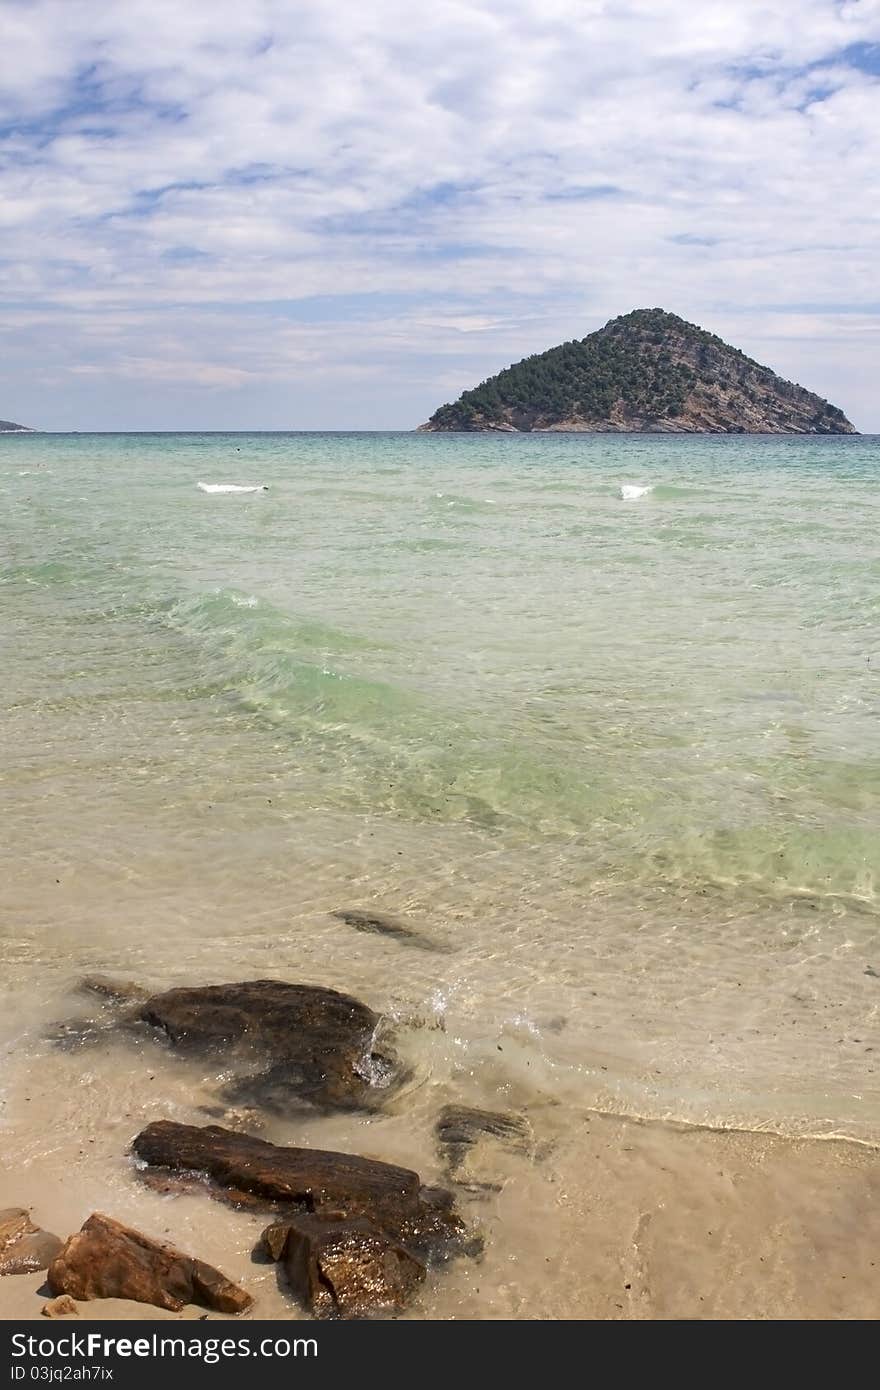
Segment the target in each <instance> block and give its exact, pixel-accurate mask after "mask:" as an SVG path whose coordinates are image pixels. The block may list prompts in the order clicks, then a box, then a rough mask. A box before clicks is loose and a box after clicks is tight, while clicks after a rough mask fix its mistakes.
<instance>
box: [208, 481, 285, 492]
mask: <svg viewBox="0 0 880 1390" xmlns="http://www.w3.org/2000/svg"><path fill="white" fill-rule="evenodd" d="M196 487H197V488H198V489H199V491H200V492H211V493H214V492H268V491H269V486H268V484H267V483H196Z"/></svg>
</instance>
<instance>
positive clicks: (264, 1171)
mask: <svg viewBox="0 0 880 1390" xmlns="http://www.w3.org/2000/svg"><path fill="white" fill-rule="evenodd" d="M133 1148H134V1152H135V1153H136V1154H137V1156H138V1158H141V1159H143V1160H144V1161H145V1162H146V1163H147V1164H149V1165H150V1167H151V1168H152V1169H153V1170H162V1171H163V1172H164V1173H166V1174H175V1175H181V1174H186V1175H189V1176H192V1175H195V1174H202V1175H204V1177H206V1178H208V1179H210V1180H211V1182H212V1184H213V1185H214V1187H215V1190H216V1189H219V1195H221V1196H223V1197H225V1198H226V1199H227V1200H228V1201H231V1202H233V1203H235V1204H236V1205H239V1206H251V1207H257V1208H262V1209H266V1208H270V1209H271V1208H274V1209H275V1210H281V1211H283V1212H285V1213H288V1214H292V1213H293V1212H295V1211H305V1212H315V1213H317V1214H321V1215H327V1214H329V1213H337V1214H341V1215H342V1216H344V1217H345V1218H348V1219H350V1218H354V1217H367V1218H368V1219H369V1220H370V1221H371V1222H372V1223H373V1224H374V1225H375V1226H377V1227H379V1228H381V1229H382V1230H383V1231H384V1232H385V1233H386V1234H387V1235H389V1236H391V1237H392V1238H393V1240H395V1241H397V1242H399V1243H400V1244H401V1245H403V1246H405V1247H406V1249H407V1250H408V1251H409V1252H410V1253H411V1254H414V1255H416V1256H417V1257H419V1258H428V1257H430V1258H433V1259H443V1258H446V1257H448V1256H450V1255H452V1254H455V1253H459V1252H465V1253H474V1252H475V1251H476V1250H477V1249H478V1248H479V1241H478V1240H475V1239H474V1237H473V1236H469V1235H468V1232H467V1230H466V1228H465V1225H464V1223H463V1221H462V1220H461V1218H460V1217H459V1216H458V1214H457V1213H456V1212H455V1210H454V1208H453V1204H452V1197H451V1195H450V1193H448V1192H445V1191H444V1190H443V1189H441V1188H430V1187H423V1186H422V1183H421V1180H420V1178H419V1176H418V1174H417V1173H413V1172H411V1171H410V1170H409V1169H408V1168H397V1167H395V1166H394V1165H393V1164H391V1163H380V1162H378V1161H377V1160H375V1159H371V1158H361V1157H359V1156H358V1155H357V1154H345V1153H334V1152H331V1151H328V1150H323V1149H300V1148H282V1147H280V1146H278V1145H276V1144H269V1143H267V1142H266V1141H265V1140H264V1139H256V1138H254V1137H253V1136H252V1135H247V1134H237V1133H235V1132H233V1131H232V1130H228V1129H221V1128H220V1127H219V1126H218V1125H208V1126H206V1127H205V1128H197V1127H195V1126H193V1125H181V1124H176V1123H175V1122H174V1121H172V1120H159V1121H157V1122H156V1123H155V1124H151V1125H148V1126H147V1128H146V1129H145V1130H143V1131H142V1132H141V1133H140V1134H139V1135H138V1136H137V1138H136V1139H135V1141H134V1145H133Z"/></svg>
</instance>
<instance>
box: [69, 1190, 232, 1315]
mask: <svg viewBox="0 0 880 1390" xmlns="http://www.w3.org/2000/svg"><path fill="white" fill-rule="evenodd" d="M48 1283H49V1288H50V1289H51V1291H52V1293H53V1294H69V1295H70V1296H71V1297H72V1298H81V1299H91V1298H129V1299H132V1300H133V1301H134V1302H135V1303H152V1304H154V1305H155V1307H157V1308H165V1309H167V1310H168V1311H169V1312H172V1313H179V1312H180V1310H181V1308H183V1307H184V1306H185V1305H186V1304H187V1303H197V1304H199V1305H200V1306H201V1307H202V1308H211V1309H215V1310H216V1311H217V1312H218V1313H243V1312H244V1311H245V1309H247V1308H249V1307H250V1306H251V1304H252V1303H253V1299H252V1298H251V1296H250V1294H248V1293H245V1291H244V1289H240V1288H239V1287H238V1285H237V1284H233V1283H231V1282H230V1280H228V1279H227V1278H226V1277H225V1275H223V1274H221V1273H220V1271H219V1270H217V1269H214V1268H213V1267H212V1266H211V1265H208V1264H204V1263H203V1262H202V1261H201V1260H195V1259H193V1258H192V1257H191V1256H190V1255H184V1254H183V1252H182V1251H180V1250H175V1248H174V1246H172V1245H164V1244H160V1242H159V1241H155V1240H151V1239H150V1237H149V1236H145V1235H142V1234H141V1232H140V1231H135V1230H132V1228H131V1227H129V1226H123V1225H122V1223H121V1222H120V1221H114V1220H113V1218H112V1217H110V1216H102V1215H101V1214H100V1213H99V1212H94V1213H93V1214H92V1215H91V1216H90V1217H89V1218H88V1220H87V1221H86V1222H85V1223H84V1225H83V1227H82V1229H81V1230H79V1231H77V1232H76V1234H75V1235H72V1236H71V1237H70V1239H69V1240H68V1241H67V1243H66V1244H65V1246H64V1248H63V1250H62V1251H61V1252H60V1254H59V1255H58V1256H57V1257H56V1259H54V1260H53V1261H52V1263H51V1265H50V1266H49V1273H48Z"/></svg>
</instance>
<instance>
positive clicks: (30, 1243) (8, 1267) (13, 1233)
mask: <svg viewBox="0 0 880 1390" xmlns="http://www.w3.org/2000/svg"><path fill="white" fill-rule="evenodd" d="M60 1249H61V1241H60V1240H59V1239H58V1237H57V1236H53V1235H52V1234H51V1233H50V1232H49V1231H42V1230H40V1228H39V1226H35V1225H34V1223H33V1221H31V1218H30V1213H29V1212H27V1211H26V1210H25V1208H24V1207H7V1208H6V1209H5V1210H4V1211H0V1275H2V1274H33V1273H34V1272H35V1271H36V1270H38V1269H46V1268H48V1266H49V1265H50V1264H51V1263H52V1261H53V1260H54V1258H55V1256H56V1255H57V1254H58V1251H59V1250H60Z"/></svg>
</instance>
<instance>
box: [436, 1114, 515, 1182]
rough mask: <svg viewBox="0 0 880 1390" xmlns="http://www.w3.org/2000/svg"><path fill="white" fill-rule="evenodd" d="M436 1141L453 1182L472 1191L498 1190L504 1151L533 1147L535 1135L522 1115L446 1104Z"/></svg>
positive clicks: (440, 1118)
mask: <svg viewBox="0 0 880 1390" xmlns="http://www.w3.org/2000/svg"><path fill="white" fill-rule="evenodd" d="M437 1142H438V1147H439V1149H440V1154H441V1157H442V1158H443V1159H444V1160H445V1163H446V1171H447V1173H448V1174H449V1178H450V1180H451V1181H452V1182H455V1183H457V1184H458V1185H459V1186H460V1187H466V1188H469V1189H471V1190H473V1191H479V1190H481V1189H483V1190H489V1191H497V1190H498V1189H499V1188H500V1187H501V1186H502V1185H503V1184H502V1182H501V1180H500V1178H499V1171H498V1170H499V1167H500V1166H501V1165H500V1163H499V1159H500V1157H501V1156H502V1155H503V1154H505V1153H506V1154H526V1155H529V1156H531V1155H532V1153H533V1150H534V1136H533V1134H532V1127H531V1125H530V1124H529V1122H528V1120H527V1119H525V1117H524V1116H522V1115H511V1114H505V1113H503V1112H502V1111H498V1110H478V1109H474V1108H473V1107H472V1106H469V1105H447V1106H445V1107H444V1109H443V1110H442V1111H441V1112H440V1116H439V1118H438V1120H437Z"/></svg>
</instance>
